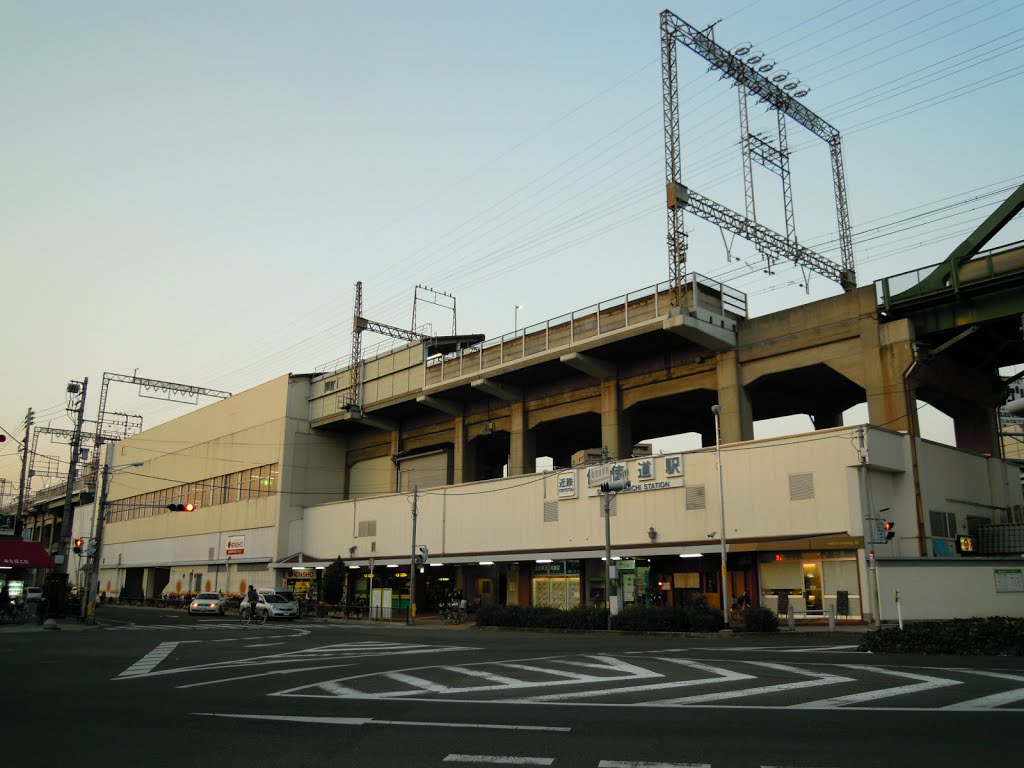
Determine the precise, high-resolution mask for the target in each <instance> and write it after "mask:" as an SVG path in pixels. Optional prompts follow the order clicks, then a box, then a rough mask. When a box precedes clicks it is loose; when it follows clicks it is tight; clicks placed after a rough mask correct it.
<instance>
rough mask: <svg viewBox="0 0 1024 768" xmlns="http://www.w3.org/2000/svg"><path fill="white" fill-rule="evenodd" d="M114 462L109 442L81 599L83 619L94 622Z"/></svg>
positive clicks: (112, 448) (111, 446) (100, 480)
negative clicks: (101, 546) (86, 579)
mask: <svg viewBox="0 0 1024 768" xmlns="http://www.w3.org/2000/svg"><path fill="white" fill-rule="evenodd" d="M113 464H114V443H107V445H106V455H105V456H104V457H103V469H102V472H101V474H100V475H99V477H98V478H97V480H98V482H99V488H98V490H99V493H97V494H96V535H95V536H94V537H93V540H92V542H90V546H91V547H92V556H91V557H90V558H89V565H88V569H87V572H88V578H89V580H88V581H87V582H86V592H85V594H86V598H85V599H84V600H82V601H81V603H82V614H81V618H82V620H83V621H85V622H87V623H89V624H93V623H95V621H96V593H97V591H98V585H99V578H100V544H101V542H102V541H103V523H104V521H105V520H106V518H107V492H108V491H109V490H110V468H111V467H112V466H113Z"/></svg>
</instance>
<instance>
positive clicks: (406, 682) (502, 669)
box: [276, 652, 1024, 712]
mask: <svg viewBox="0 0 1024 768" xmlns="http://www.w3.org/2000/svg"><path fill="white" fill-rule="evenodd" d="M276 695H279V696H302V697H314V698H317V697H319V698H343V699H376V700H400V699H405V700H425V699H433V700H442V701H460V702H467V701H472V702H488V703H508V704H534V705H536V704H568V703H571V704H577V705H584V706H585V705H600V706H609V705H611V706H657V707H661V708H666V707H741V708H742V707H746V708H787V709H800V710H835V709H844V710H853V709H868V710H879V709H884V710H889V711H894V710H899V709H912V710H923V709H944V710H958V711H973V712H980V711H993V710H999V711H1024V707H1019V705H1020V703H1021V702H1022V701H1024V674H1010V673H994V672H986V671H982V670H971V669H955V670H946V669H944V670H932V669H928V668H920V667H914V668H907V667H896V666H881V665H867V664H857V663H795V662H790V661H788V660H787V661H786V662H783V661H782V660H779V661H764V660H760V659H753V658H742V657H741V658H728V659H714V660H708V659H692V658H686V657H685V656H682V655H674V654H672V653H671V652H668V653H666V652H650V653H648V654H647V655H644V656H640V655H637V654H621V655H616V654H585V655H572V656H560V657H544V658H539V659H534V660H516V661H498V662H479V663H472V664H445V665H435V666H417V667H415V668H411V669H405V670H392V671H387V672H374V673H367V674H359V675H352V676H348V677H340V678H335V679H331V680H322V681H320V682H316V683H313V684H306V685H302V686H298V687H295V688H290V689H286V690H284V691H279V692H277V694H276Z"/></svg>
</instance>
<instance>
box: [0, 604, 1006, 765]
mask: <svg viewBox="0 0 1024 768" xmlns="http://www.w3.org/2000/svg"><path fill="white" fill-rule="evenodd" d="M102 621H103V626H102V627H99V628H92V629H87V630H80V631H79V630H73V629H72V628H70V627H68V628H67V629H66V630H65V631H60V632H44V631H41V630H32V629H29V628H24V629H21V630H14V631H11V630H9V629H6V628H5V629H3V630H0V652H2V654H3V656H2V658H3V659H4V663H3V678H4V679H3V686H2V690H3V691H4V694H3V696H2V700H3V701H4V708H5V710H6V715H7V717H6V721H7V726H8V727H7V732H8V734H9V735H16V737H15V738H13V739H8V741H7V745H6V747H5V748H4V751H5V753H6V755H7V757H8V758H11V757H13V758H15V759H13V760H9V759H5V760H4V761H3V762H4V763H5V764H8V765H28V764H35V762H36V761H45V763H46V764H48V765H69V766H71V765H73V766H90V765H111V764H120V765H128V766H134V765H146V766H164V765H173V766H180V765H188V766H205V765H216V766H235V765H250V764H257V765H260V766H262V767H263V768H267V767H269V766H304V765H309V766H329V765H359V766H369V767H371V768H373V767H377V766H380V767H381V768H384V767H391V766H449V765H453V766H483V765H487V766H493V765H552V766H588V767H590V768H653V767H654V766H661V767H664V768H676V767H677V766H714V767H715V768H718V767H719V766H736V767H738V768H746V767H748V766H774V767H777V768H783V767H788V766H792V767H794V768H796V767H798V766H799V767H801V768H803V767H807V768H810V767H811V766H816V767H817V768H847V767H849V768H854V767H855V766H856V767H857V768H860V767H862V766H876V765H877V766H897V765H899V766H906V765H928V766H954V765H965V764H973V765H997V764H1005V763H1007V761H1008V760H1011V759H1014V760H1015V759H1016V758H1015V757H1013V756H1014V755H1015V754H1016V752H1017V749H1018V745H1019V733H1018V730H1017V729H1018V728H1019V723H1020V722H1022V718H1021V712H1022V710H1024V660H1022V659H1014V658H1001V657H984V658H967V657H936V656H928V657H923V656H920V657H914V656H879V655H869V654H862V653H858V652H856V651H855V650H854V648H853V645H854V644H855V643H856V641H857V636H856V635H845V636H844V635H836V634H821V635H817V636H805V635H799V636H793V635H787V634H786V633H780V634H779V635H774V636H751V635H742V634H737V635H713V636H708V637H678V636H660V635H646V636H633V635H624V634H618V633H616V634H612V635H606V634H604V633H582V634H574V633H543V632H516V631H502V630H485V629H475V628H443V627H438V626H437V625H433V627H431V626H429V625H428V624H427V623H426V622H422V623H421V624H419V625H417V626H415V627H406V626H404V625H395V626H381V625H374V624H369V623H366V622H352V623H346V624H340V625H328V624H321V623H316V622H312V621H306V620H301V619H300V620H299V621H296V622H285V623H280V624H279V623H271V624H267V625H265V626H262V627H260V626H250V627H242V626H240V625H239V624H238V622H237V619H235V618H232V617H230V616H229V617H224V618H220V617H211V618H198V617H197V618H190V617H188V616H187V615H185V614H184V613H183V612H182V611H174V610H157V609H138V608H135V609H133V608H120V607H118V608H113V607H105V608H104V609H103V610H102ZM28 761H31V763H30V762H28Z"/></svg>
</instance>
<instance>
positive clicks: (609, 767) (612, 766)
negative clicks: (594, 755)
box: [597, 760, 711, 768]
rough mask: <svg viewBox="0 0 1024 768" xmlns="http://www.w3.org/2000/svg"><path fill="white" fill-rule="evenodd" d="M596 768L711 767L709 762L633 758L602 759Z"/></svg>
mask: <svg viewBox="0 0 1024 768" xmlns="http://www.w3.org/2000/svg"><path fill="white" fill-rule="evenodd" d="M597 768H711V764H710V763H644V762H637V761H635V760H602V761H601V762H600V763H598V764H597Z"/></svg>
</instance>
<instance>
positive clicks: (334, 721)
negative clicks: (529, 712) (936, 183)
mask: <svg viewBox="0 0 1024 768" xmlns="http://www.w3.org/2000/svg"><path fill="white" fill-rule="evenodd" d="M192 714H193V715H199V716H202V717H235V718H239V719H242V720H280V721H284V722H289V723H322V724H325V725H409V726H415V727H421V728H476V729H482V730H498V731H556V732H558V733H569V732H570V731H571V730H572V728H561V727H557V726H549V725H512V724H508V725H505V724H501V723H435V722H429V721H421V720H377V719H376V718H373V717H306V716H303V715H245V714H232V713H228V712H193V713H192Z"/></svg>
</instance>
